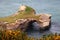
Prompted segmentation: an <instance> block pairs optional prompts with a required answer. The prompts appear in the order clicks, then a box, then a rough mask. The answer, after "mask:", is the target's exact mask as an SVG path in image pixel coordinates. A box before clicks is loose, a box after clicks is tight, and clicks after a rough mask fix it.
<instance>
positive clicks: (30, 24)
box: [26, 20, 37, 31]
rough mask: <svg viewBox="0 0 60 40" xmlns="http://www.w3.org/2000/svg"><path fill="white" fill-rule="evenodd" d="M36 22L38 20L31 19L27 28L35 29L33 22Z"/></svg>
mask: <svg viewBox="0 0 60 40" xmlns="http://www.w3.org/2000/svg"><path fill="white" fill-rule="evenodd" d="M34 22H37V20H31V21H29V22H28V26H27V29H26V30H28V31H31V30H33V27H34V25H33V23H34Z"/></svg>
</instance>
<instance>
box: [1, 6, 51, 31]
mask: <svg viewBox="0 0 60 40" xmlns="http://www.w3.org/2000/svg"><path fill="white" fill-rule="evenodd" d="M25 9H26V6H21V7H20V9H19V10H20V11H24V10H25ZM38 16H39V20H37V19H35V18H26V19H18V20H16V21H15V22H14V23H8V22H0V26H2V27H4V29H18V28H19V29H21V30H23V31H25V30H27V29H31V28H33V27H32V26H33V25H32V24H33V23H34V22H37V23H38V24H39V26H37V27H38V29H41V30H46V29H49V27H50V25H51V15H50V14H39V15H38ZM3 25H4V26H3Z"/></svg>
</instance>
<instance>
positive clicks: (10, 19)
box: [0, 6, 39, 23]
mask: <svg viewBox="0 0 60 40" xmlns="http://www.w3.org/2000/svg"><path fill="white" fill-rule="evenodd" d="M18 13H19V14H18V15H16V16H8V17H4V18H0V21H5V22H9V23H11V22H15V21H16V20H17V19H22V18H23V19H26V18H37V17H39V16H35V15H34V14H33V9H32V8H31V7H28V6H27V8H26V10H25V11H24V12H21V11H20V12H18ZM37 19H38V18H37Z"/></svg>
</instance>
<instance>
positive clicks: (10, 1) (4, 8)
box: [0, 0, 60, 37]
mask: <svg viewBox="0 0 60 40" xmlns="http://www.w3.org/2000/svg"><path fill="white" fill-rule="evenodd" d="M22 4H23V5H27V6H31V7H32V8H34V9H35V10H36V13H37V14H40V13H49V14H51V15H52V25H51V29H50V30H49V31H47V32H44V33H39V32H32V33H31V34H29V36H34V37H35V36H36V37H38V36H39V34H41V35H43V34H48V33H55V32H57V33H60V0H0V17H5V16H9V15H12V14H13V13H15V12H16V11H18V8H19V6H21V5H22ZM41 35H40V36H41Z"/></svg>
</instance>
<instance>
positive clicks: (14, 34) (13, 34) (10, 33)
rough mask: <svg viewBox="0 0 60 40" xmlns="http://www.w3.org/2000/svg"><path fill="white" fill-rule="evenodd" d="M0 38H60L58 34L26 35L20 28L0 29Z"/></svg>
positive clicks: (34, 39) (23, 39)
mask: <svg viewBox="0 0 60 40" xmlns="http://www.w3.org/2000/svg"><path fill="white" fill-rule="evenodd" d="M0 40H60V34H57V33H55V34H49V35H43V36H42V37H40V38H38V39H37V38H34V37H28V36H27V34H26V33H25V32H22V31H21V30H4V31H0Z"/></svg>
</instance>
